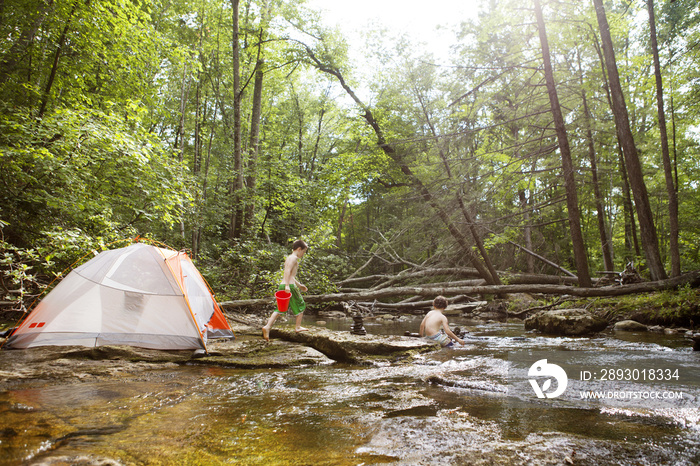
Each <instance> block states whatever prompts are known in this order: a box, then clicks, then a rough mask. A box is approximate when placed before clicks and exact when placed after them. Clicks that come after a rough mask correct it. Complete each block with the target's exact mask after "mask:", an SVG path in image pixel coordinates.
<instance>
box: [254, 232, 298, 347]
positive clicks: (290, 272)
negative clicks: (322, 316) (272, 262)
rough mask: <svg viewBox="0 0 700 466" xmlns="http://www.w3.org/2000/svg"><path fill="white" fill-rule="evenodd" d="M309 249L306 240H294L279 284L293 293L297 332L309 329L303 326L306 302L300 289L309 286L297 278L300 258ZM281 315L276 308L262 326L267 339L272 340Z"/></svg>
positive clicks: (282, 288) (292, 299)
mask: <svg viewBox="0 0 700 466" xmlns="http://www.w3.org/2000/svg"><path fill="white" fill-rule="evenodd" d="M308 249H309V247H308V246H307V245H306V243H305V242H304V241H302V240H300V239H298V240H296V241H294V243H293V244H292V253H291V254H290V255H289V256H287V259H286V260H285V261H284V275H283V278H282V283H280V286H279V289H280V290H285V291H287V292H289V293H291V294H292V297H291V298H290V299H289V310H290V311H292V314H294V316H295V317H296V324H295V330H296V331H297V332H305V331H307V330H308V328H304V327H302V326H301V319H302V318H303V317H304V309H306V303H305V302H304V298H302V296H301V292H300V291H299V290H301V291H307V288H306V287H305V286H304V285H302V284H301V283H299V281H298V280H297V279H296V275H297V271H298V270H299V259H301V258H302V257H304V254H306V251H307V250H308ZM279 315H280V312H279V311H278V310H275V311H274V312H273V313H272V315H271V316H270V318H269V319H268V321H267V325H265V326H264V327H263V328H262V334H263V338H264V339H265V340H267V341H270V330H271V329H272V324H274V323H275V320H277V317H278V316H279Z"/></svg>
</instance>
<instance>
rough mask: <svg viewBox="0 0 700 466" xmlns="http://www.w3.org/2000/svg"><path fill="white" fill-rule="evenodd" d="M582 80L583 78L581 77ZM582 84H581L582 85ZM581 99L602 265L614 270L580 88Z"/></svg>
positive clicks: (584, 105)
mask: <svg viewBox="0 0 700 466" xmlns="http://www.w3.org/2000/svg"><path fill="white" fill-rule="evenodd" d="M581 80H583V76H581ZM582 84H583V83H582ZM581 98H582V99H583V112H584V118H585V120H586V139H587V140H588V158H589V160H590V161H591V180H592V183H593V195H594V196H595V208H596V215H597V217H598V232H599V235H600V246H601V249H602V252H603V263H604V264H605V270H606V271H609V272H611V271H613V270H615V264H614V263H613V254H612V242H611V241H610V239H609V238H608V227H607V225H606V222H605V209H604V207H603V205H604V204H603V195H602V194H601V192H600V182H599V181H598V161H597V160H596V154H595V142H594V140H593V131H592V130H591V112H590V110H589V108H588V99H587V98H586V91H585V90H583V88H581Z"/></svg>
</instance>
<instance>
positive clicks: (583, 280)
mask: <svg viewBox="0 0 700 466" xmlns="http://www.w3.org/2000/svg"><path fill="white" fill-rule="evenodd" d="M534 2H535V15H536V16H537V26H538V29H539V33H540V43H541V45H542V59H543V61H544V76H545V81H546V83H547V93H548V94H549V103H550V106H551V108H552V117H553V118H554V127H555V129H556V133H557V141H558V142H559V151H560V152H561V162H562V170H563V172H564V173H563V175H564V185H565V187H566V207H567V210H568V212H569V231H570V232H571V243H572V245H573V248H574V260H575V262H576V272H577V274H578V281H579V285H580V286H583V287H590V286H591V277H590V275H589V272H588V258H587V257H586V245H585V244H584V242H583V234H582V233H581V217H580V214H579V208H578V195H577V193H576V180H575V178H574V164H573V161H572V160H571V149H570V148H569V138H568V136H567V134H566V126H565V125H564V116H563V115H562V112H561V107H560V105H559V96H558V95H557V89H556V86H555V84H554V73H553V72H552V63H551V60H550V54H549V42H548V40H547V31H546V29H545V25H544V18H543V17H542V7H541V6H540V2H539V0H534Z"/></svg>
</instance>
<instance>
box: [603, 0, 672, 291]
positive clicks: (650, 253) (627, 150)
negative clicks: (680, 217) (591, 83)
mask: <svg viewBox="0 0 700 466" xmlns="http://www.w3.org/2000/svg"><path fill="white" fill-rule="evenodd" d="M593 4H594V5H595V10H596V16H597V18H598V26H599V27H600V36H601V42H602V45H603V54H604V56H605V66H606V68H607V71H608V82H609V85H610V94H611V97H612V103H613V106H612V111H613V115H614V117H615V125H616V126H617V129H618V133H619V136H620V139H621V142H622V151H623V153H624V156H625V165H626V167H627V175H628V176H629V181H630V186H631V187H632V194H633V195H634V204H635V207H636V209H637V219H638V220H639V230H640V233H641V237H642V247H643V248H644V255H645V257H646V260H647V267H648V268H649V273H650V275H651V279H652V280H661V279H664V278H666V271H665V270H664V264H663V262H662V261H661V254H660V253H659V241H658V238H657V235H656V227H655V226H654V219H653V216H652V212H651V205H650V203H649V196H648V194H647V188H646V185H645V184H644V173H643V171H642V164H641V162H640V160H639V155H638V153H637V147H636V146H635V144H634V137H633V135H632V130H631V129H630V122H629V115H628V113H627V104H626V103H625V97H624V94H623V93H622V85H621V84H620V75H619V74H618V71H617V63H616V61H615V51H614V50H613V43H612V37H611V35H610V26H609V25H608V19H607V16H606V15H605V8H604V7H603V2H602V0H593Z"/></svg>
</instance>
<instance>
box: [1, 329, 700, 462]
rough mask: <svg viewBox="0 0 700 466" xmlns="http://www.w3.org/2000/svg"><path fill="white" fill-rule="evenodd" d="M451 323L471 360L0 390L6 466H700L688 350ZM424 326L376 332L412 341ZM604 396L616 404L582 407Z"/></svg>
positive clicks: (660, 342)
mask: <svg viewBox="0 0 700 466" xmlns="http://www.w3.org/2000/svg"><path fill="white" fill-rule="evenodd" d="M304 322H305V323H306V324H310V325H312V324H313V318H306V319H305V321H304ZM450 323H451V324H452V325H453V326H455V325H458V326H462V327H463V328H468V329H469V330H470V333H469V335H468V336H467V337H465V343H466V344H465V346H464V347H458V348H443V349H441V350H437V351H435V352H432V353H427V354H423V355H419V356H415V357H414V358H413V359H412V360H410V361H400V362H394V363H378V364H376V365H347V364H340V363H333V364H327V365H316V366H305V367H294V368H285V369H268V370H262V369H255V370H251V369H248V370H242V369H233V368H222V367H207V366H200V365H191V366H179V367H169V368H164V369H157V370H150V371H145V372H141V373H138V374H135V375H132V376H129V377H120V378H105V379H100V380H97V381H85V382H80V383H75V382H65V381H63V382H51V381H47V382H45V383H43V384H41V385H40V386H38V387H37V386H35V385H32V386H31V388H21V387H18V388H16V389H11V390H7V391H4V392H0V465H17V464H139V465H140V464H149V465H150V464H152V465H156V464H157V465H219V464H244V465H270V464H272V465H299V464H309V465H369V464H397V465H399V464H411V465H422V464H425V465H432V464H509V465H519V464H523V465H525V464H590V465H599V464H630V465H631V464H634V465H639V464H649V465H657V464H673V465H683V464H687V465H691V464H698V463H700V405H699V404H698V396H700V372H699V370H700V369H699V368H700V364H699V363H700V352H693V351H692V350H691V349H690V343H689V340H688V339H687V338H685V337H684V336H682V335H664V334H651V333H618V334H613V333H612V332H606V333H602V334H600V335H599V336H596V337H591V338H564V337H546V336H540V335H537V334H534V333H529V332H525V331H524V330H523V325H522V322H520V321H514V322H507V323H506V322H483V321H469V320H464V319H460V318H450ZM351 324H352V321H351V320H350V319H339V320H328V322H327V324H326V326H327V327H328V328H331V329H335V330H342V331H346V330H348V329H349V328H350V326H351ZM419 324H420V320H419V318H417V317H416V318H409V319H408V320H403V321H401V322H391V323H383V324H379V323H376V324H375V323H366V324H365V328H366V329H367V331H368V332H369V333H371V334H395V335H403V333H404V332H405V331H406V330H409V331H412V332H416V331H417V329H418V326H419ZM282 325H285V324H282ZM287 325H288V324H287ZM249 338H252V337H249ZM0 357H2V353H0ZM543 358H547V359H548V361H549V363H550V364H551V363H555V364H559V365H560V366H562V367H564V368H565V369H566V373H567V375H568V378H569V381H568V387H567V392H566V396H561V397H556V398H551V399H550V398H544V399H541V398H538V397H537V396H536V394H535V392H534V388H533V387H531V382H528V380H527V379H528V378H532V377H530V374H529V372H528V370H530V368H531V365H532V364H533V363H535V362H536V361H538V360H541V359H543ZM608 369H610V370H611V371H612V372H609V373H608V372H605V373H604V371H607V370H608ZM635 369H636V372H635ZM659 369H660V370H661V372H659ZM666 369H668V370H667V371H666ZM664 371H666V372H664ZM652 373H653V374H654V375H653V380H649V379H650V378H652V376H651V374H652ZM594 374H596V375H595V376H594ZM642 374H643V375H642ZM674 375H677V377H674ZM611 377H612V378H613V379H616V380H612V381H611V380H608V381H600V380H597V381H596V380H593V379H594V378H597V379H600V378H611ZM642 379H644V380H642ZM557 383H560V382H559V381H557ZM548 385H549V383H548V382H544V383H541V385H539V386H541V387H542V390H543V391H545V392H546V391H547V386H548ZM593 389H595V390H599V389H600V391H603V392H605V393H610V394H613V395H615V394H617V395H615V398H614V399H610V400H600V399H597V400H589V399H581V397H580V396H579V394H580V393H581V392H582V391H592V390H593ZM550 393H551V389H550ZM650 393H652V394H653V393H672V394H675V395H676V396H675V397H671V398H657V397H654V396H651V395H649V394H650ZM634 394H637V396H636V397H635V395H634ZM644 394H646V395H644ZM678 394H681V396H680V397H678V396H677V395H678ZM81 462H82V463H81Z"/></svg>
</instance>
